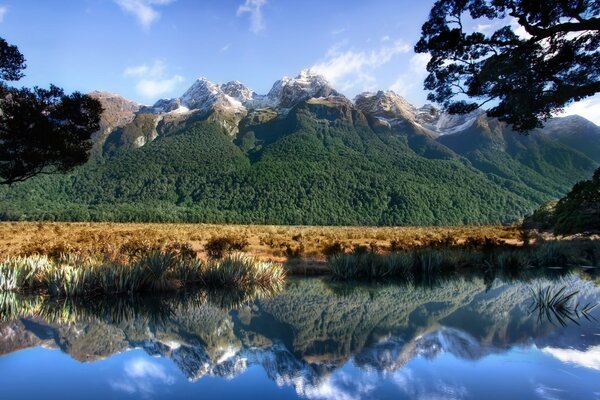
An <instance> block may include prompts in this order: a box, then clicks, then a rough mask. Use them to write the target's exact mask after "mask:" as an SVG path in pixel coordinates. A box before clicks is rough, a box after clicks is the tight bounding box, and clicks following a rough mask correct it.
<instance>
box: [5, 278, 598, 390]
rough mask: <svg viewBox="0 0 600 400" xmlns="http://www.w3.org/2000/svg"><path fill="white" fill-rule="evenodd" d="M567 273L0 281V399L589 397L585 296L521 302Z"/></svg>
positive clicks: (571, 281)
mask: <svg viewBox="0 0 600 400" xmlns="http://www.w3.org/2000/svg"><path fill="white" fill-rule="evenodd" d="M581 276H583V275H581V274H573V275H567V276H563V277H559V278H554V279H551V280H549V279H547V278H532V279H530V280H527V281H513V282H505V281H501V280H497V279H496V280H493V281H491V282H490V281H489V280H488V281H486V280H484V279H481V278H476V277H474V278H470V279H469V278H464V277H458V278H453V279H441V280H439V281H436V282H428V284H427V285H416V286H415V285H413V284H402V283H396V284H394V283H379V284H364V285H358V284H342V283H335V282H331V281H329V280H328V279H325V278H319V279H316V278H315V279H291V280H290V281H289V283H288V284H287V286H286V288H285V289H284V290H283V291H282V292H280V293H278V294H276V295H272V296H260V294H259V295H256V294H254V295H253V296H247V295H244V294H239V293H231V292H218V291H213V292H204V291H197V292H189V293H181V294H178V295H176V296H167V297H125V298H112V299H94V300H89V301H87V302H83V301H80V302H72V301H56V300H55V301H53V300H49V299H47V298H34V297H19V296H16V295H3V297H2V298H1V306H2V307H1V310H2V313H3V316H2V320H3V321H2V322H1V323H0V387H1V388H2V398H3V399H83V398H85V399H131V398H142V399H166V398H168V399H189V398H198V399H239V398H244V399H261V400H264V399H275V398H277V399H295V398H306V399H340V400H346V399H347V400H351V399H363V398H364V399H577V400H581V399H600V323H599V322H598V321H600V307H598V308H595V309H592V310H591V311H590V312H589V313H588V314H587V315H575V314H572V315H570V317H571V318H572V320H571V319H569V318H568V317H565V316H563V320H562V324H561V321H559V319H557V318H556V315H553V314H552V313H548V314H546V313H543V314H541V315H540V314H539V313H538V312H537V311H536V310H533V305H532V304H533V300H532V292H531V289H534V290H536V289H538V288H545V287H549V286H551V287H552V288H556V289H557V290H558V288H560V287H566V291H567V292H573V291H578V293H577V295H576V299H574V301H577V302H579V303H580V304H587V303H592V304H594V303H598V302H599V301H600V288H599V287H598V286H597V285H596V284H595V283H594V282H593V280H592V279H590V278H586V279H584V278H582V277H581ZM596 282H597V281H596ZM559 317H560V316H559Z"/></svg>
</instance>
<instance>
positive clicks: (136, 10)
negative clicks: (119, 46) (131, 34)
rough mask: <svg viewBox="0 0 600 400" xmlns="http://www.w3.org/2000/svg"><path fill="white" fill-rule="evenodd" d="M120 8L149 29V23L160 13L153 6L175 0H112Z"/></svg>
mask: <svg viewBox="0 0 600 400" xmlns="http://www.w3.org/2000/svg"><path fill="white" fill-rule="evenodd" d="M114 1H115V3H117V4H118V5H119V7H121V9H122V10H123V11H125V12H127V13H130V14H133V15H134V16H135V17H136V18H137V20H138V22H139V23H140V25H142V27H143V28H144V29H149V28H150V25H152V23H153V22H155V21H156V20H157V19H159V18H160V13H159V12H158V11H156V10H155V8H154V7H155V6H165V5H167V4H170V3H172V2H173V1H175V0H114Z"/></svg>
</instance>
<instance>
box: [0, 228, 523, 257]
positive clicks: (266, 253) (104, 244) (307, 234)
mask: <svg viewBox="0 0 600 400" xmlns="http://www.w3.org/2000/svg"><path fill="white" fill-rule="evenodd" d="M224 236H231V237H238V238H243V239H245V240H247V241H248V247H247V249H246V250H245V251H246V252H248V253H250V254H252V255H253V256H255V257H257V258H259V259H261V260H268V261H277V262H284V261H286V260H287V259H288V258H289V257H298V256H299V257H302V258H303V259H304V260H305V261H307V262H308V263H310V262H316V263H320V262H322V261H324V260H325V256H324V254H323V251H324V249H326V248H327V246H330V245H331V244H333V243H335V242H339V243H340V244H342V245H343V246H344V247H346V248H347V249H350V248H352V247H354V246H368V247H370V248H377V249H380V250H386V249H389V248H390V246H391V244H392V243H394V244H395V245H396V246H401V247H402V248H411V247H419V246H426V245H428V244H431V243H435V242H438V241H444V240H448V239H450V240H452V241H454V242H458V243H460V242H463V241H465V240H467V239H469V238H477V239H482V238H485V237H488V238H493V239H497V240H498V241H500V242H508V243H512V244H515V243H518V242H519V240H520V239H519V238H520V231H519V229H518V228H516V227H506V226H463V227H315V226H264V225H208V224H131V223H52V222H2V223H0V254H1V255H2V256H4V257H6V256H12V255H31V254H47V255H51V256H58V255H59V254H61V253H80V254H100V253H101V254H107V253H113V254H118V253H119V252H120V251H121V250H122V249H123V246H124V245H125V248H127V247H128V246H129V247H133V248H136V247H140V246H142V247H143V246H147V247H157V246H158V247H166V246H168V245H169V244H172V243H187V244H189V245H191V247H192V249H193V250H195V251H196V252H198V254H199V256H200V257H201V258H205V257H206V253H205V251H204V246H205V245H206V243H207V242H208V241H209V240H210V239H211V238H215V237H224Z"/></svg>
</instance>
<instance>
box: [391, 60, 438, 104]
mask: <svg viewBox="0 0 600 400" xmlns="http://www.w3.org/2000/svg"><path fill="white" fill-rule="evenodd" d="M430 59H431V56H430V55H429V54H428V53H417V54H415V55H414V56H412V57H411V58H410V60H409V61H408V68H407V71H406V72H404V73H403V74H401V75H400V76H399V77H398V78H397V79H396V81H395V82H394V83H393V84H392V85H391V86H390V89H391V90H393V91H394V92H396V93H397V94H399V95H400V96H403V97H407V96H408V95H409V94H410V93H411V92H414V91H416V90H420V89H422V86H423V80H424V79H425V77H426V76H427V69H426V67H427V63H428V62H429V60H430Z"/></svg>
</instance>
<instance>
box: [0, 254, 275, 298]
mask: <svg viewBox="0 0 600 400" xmlns="http://www.w3.org/2000/svg"><path fill="white" fill-rule="evenodd" d="M284 279H285V273H284V269H283V267H282V266H281V265H279V264H273V263H267V262H262V261H258V260H255V259H254V258H251V257H248V256H243V255H241V254H236V255H233V256H228V257H226V258H225V259H223V260H211V261H209V262H207V263H204V262H202V261H201V260H198V259H195V258H194V259H189V258H185V257H181V255H180V253H178V252H177V253H174V252H156V251H153V252H150V253H148V254H144V255H142V256H141V257H140V258H139V259H138V260H135V261H133V262H122V261H118V260H106V259H104V260H103V259H94V258H82V257H77V256H63V257H61V258H59V259H57V260H51V259H48V258H28V257H19V258H12V259H7V260H5V261H3V262H1V263H0V292H16V291H20V292H45V293H47V294H49V295H51V296H56V297H68V298H75V297H83V296H91V295H102V294H121V293H135V292H164V291H172V290H177V289H181V288H184V287H189V286H210V287H227V288H236V289H240V290H248V289H249V288H251V287H252V286H260V287H261V288H265V289H269V288H271V287H275V286H280V285H282V284H283V281H284Z"/></svg>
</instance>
